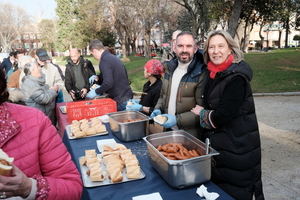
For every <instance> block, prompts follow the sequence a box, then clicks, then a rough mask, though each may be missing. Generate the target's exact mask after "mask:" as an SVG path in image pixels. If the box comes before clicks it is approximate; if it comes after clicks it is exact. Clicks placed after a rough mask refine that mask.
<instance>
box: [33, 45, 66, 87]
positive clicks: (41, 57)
mask: <svg viewBox="0 0 300 200" xmlns="http://www.w3.org/2000/svg"><path fill="white" fill-rule="evenodd" d="M35 58H36V61H37V62H38V64H39V65H40V66H41V67H42V72H43V73H44V74H45V76H46V85H48V86H49V87H53V86H55V85H57V86H59V88H60V89H62V88H64V81H63V80H62V77H61V75H60V73H59V71H58V69H57V68H56V67H55V66H54V65H53V64H52V63H51V62H50V61H51V59H50V57H49V55H48V53H47V51H46V50H45V49H37V50H36V56H35Z"/></svg>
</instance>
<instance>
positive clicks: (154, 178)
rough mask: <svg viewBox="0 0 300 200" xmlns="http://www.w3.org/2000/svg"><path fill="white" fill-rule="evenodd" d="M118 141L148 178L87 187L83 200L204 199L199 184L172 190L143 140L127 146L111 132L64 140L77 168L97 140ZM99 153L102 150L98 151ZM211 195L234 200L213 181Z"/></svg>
mask: <svg viewBox="0 0 300 200" xmlns="http://www.w3.org/2000/svg"><path fill="white" fill-rule="evenodd" d="M108 129H109V127H108ZM108 138H114V139H115V140H116V141H117V142H118V143H122V144H124V145H125V146H126V147H127V148H130V149H131V150H132V152H133V153H134V154H136V156H137V158H138V160H139V162H140V165H141V168H142V170H143V171H144V173H145V174H146V177H145V178H144V179H140V180H135V181H131V182H126V183H119V184H114V185H107V186H100V187H94V188H84V190H83V196H82V199H95V200H132V197H134V196H137V195H142V194H149V193H153V192H159V193H160V195H161V196H162V198H163V199H164V200H182V199H186V200H200V199H201V198H200V197H199V196H198V195H197V194H196V189H197V187H198V186H199V185H196V186H194V187H190V188H186V189H174V188H172V187H170V186H169V185H168V184H167V183H166V182H165V181H164V180H163V179H162V178H161V177H160V175H159V174H158V173H157V172H156V171H155V169H154V168H152V166H151V163H150V162H149V160H148V154H147V147H146V143H145V142H144V141H143V140H139V141H135V142H126V143H123V142H121V141H119V140H118V139H117V138H116V137H114V136H113V135H112V133H111V131H110V130H109V135H103V136H95V137H89V138H81V139H74V140H69V139H68V137H67V134H66V132H65V134H64V137H63V141H64V143H65V145H66V147H67V148H68V150H69V152H70V153H71V155H72V159H73V160H74V161H75V163H76V166H77V168H78V170H79V169H80V168H79V161H78V158H79V157H81V156H84V151H85V150H86V149H97V144H96V140H101V139H108ZM97 151H98V150H97ZM204 185H205V186H206V187H207V188H208V191H209V192H217V193H218V194H219V195H220V197H219V198H218V200H232V199H233V198H232V197H230V196H229V195H228V194H226V193H225V192H224V191H223V190H221V189H220V188H219V187H218V186H217V185H215V184H214V183H212V182H211V181H209V182H207V183H205V184H204Z"/></svg>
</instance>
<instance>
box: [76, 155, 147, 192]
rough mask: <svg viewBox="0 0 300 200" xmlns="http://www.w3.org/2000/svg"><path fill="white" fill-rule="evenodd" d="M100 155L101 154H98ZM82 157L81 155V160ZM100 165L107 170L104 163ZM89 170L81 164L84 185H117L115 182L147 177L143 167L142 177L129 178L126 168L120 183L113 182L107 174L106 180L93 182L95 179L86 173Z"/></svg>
mask: <svg viewBox="0 0 300 200" xmlns="http://www.w3.org/2000/svg"><path fill="white" fill-rule="evenodd" d="M98 156H101V154H98ZM82 157H83V156H82ZM82 157H80V158H79V160H80V159H81V158H82ZM100 167H101V168H102V170H105V165H104V164H103V163H102V164H100ZM87 170H88V168H87V167H86V166H82V165H80V173H81V177H82V181H83V185H84V187H98V186H104V185H115V184H120V183H126V182H129V181H136V180H140V179H143V178H145V177H146V175H145V173H144V172H143V170H142V168H141V176H140V178H137V179H128V178H127V177H126V172H125V169H123V172H122V175H123V181H121V182H118V183H113V182H111V180H110V179H109V178H108V176H107V175H106V174H105V179H104V181H99V182H93V181H91V180H90V178H89V176H88V175H87V173H86V172H87Z"/></svg>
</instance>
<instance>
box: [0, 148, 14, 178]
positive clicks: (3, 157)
mask: <svg viewBox="0 0 300 200" xmlns="http://www.w3.org/2000/svg"><path fill="white" fill-rule="evenodd" d="M13 161H14V158H12V157H9V156H8V155H7V154H6V153H5V152H4V151H3V150H2V149H0V175H2V176H9V175H10V174H11V171H12V162H13Z"/></svg>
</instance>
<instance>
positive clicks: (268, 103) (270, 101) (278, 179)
mask: <svg viewBox="0 0 300 200" xmlns="http://www.w3.org/2000/svg"><path fill="white" fill-rule="evenodd" d="M255 106H256V113H257V118H258V122H259V129H260V137H261V146H262V180H263V189H264V193H265V197H266V200H268V199H270V200H300V123H299V122H300V96H263V97H255Z"/></svg>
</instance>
